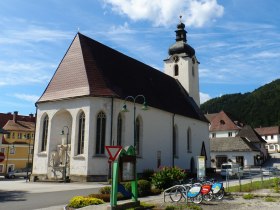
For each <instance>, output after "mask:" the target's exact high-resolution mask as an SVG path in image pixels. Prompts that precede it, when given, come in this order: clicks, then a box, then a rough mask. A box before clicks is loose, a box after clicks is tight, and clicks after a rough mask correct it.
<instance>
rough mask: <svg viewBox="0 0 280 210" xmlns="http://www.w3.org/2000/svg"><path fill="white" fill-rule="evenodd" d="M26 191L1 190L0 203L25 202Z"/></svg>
mask: <svg viewBox="0 0 280 210" xmlns="http://www.w3.org/2000/svg"><path fill="white" fill-rule="evenodd" d="M25 194H26V192H25V191H3V190H0V203H2V202H7V201H25V200H26V198H25Z"/></svg>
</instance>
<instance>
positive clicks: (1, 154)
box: [0, 152, 5, 163]
mask: <svg viewBox="0 0 280 210" xmlns="http://www.w3.org/2000/svg"><path fill="white" fill-rule="evenodd" d="M4 160H5V154H4V153H3V152H0V163H1V162H3V161H4Z"/></svg>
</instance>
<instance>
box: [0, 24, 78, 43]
mask: <svg viewBox="0 0 280 210" xmlns="http://www.w3.org/2000/svg"><path fill="white" fill-rule="evenodd" d="M71 37H73V34H72V33H71V32H65V31H59V30H51V29H47V28H43V27H37V26H29V27H28V28H27V29H22V30H21V29H19V30H14V29H7V30H5V33H2V35H0V44H20V43H23V44H26V42H32V43H34V42H42V41H47V42H57V41H60V40H68V39H70V38H71Z"/></svg>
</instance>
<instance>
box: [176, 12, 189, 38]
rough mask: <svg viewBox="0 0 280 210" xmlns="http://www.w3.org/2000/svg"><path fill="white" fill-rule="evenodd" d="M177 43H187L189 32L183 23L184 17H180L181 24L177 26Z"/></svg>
mask: <svg viewBox="0 0 280 210" xmlns="http://www.w3.org/2000/svg"><path fill="white" fill-rule="evenodd" d="M175 32H176V42H177V41H183V42H187V31H186V30H185V24H184V23H183V22H182V15H180V23H179V24H178V25H177V30H176V31H175Z"/></svg>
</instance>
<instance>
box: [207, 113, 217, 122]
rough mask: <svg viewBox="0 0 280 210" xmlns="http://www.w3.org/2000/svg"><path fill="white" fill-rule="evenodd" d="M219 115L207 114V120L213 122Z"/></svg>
mask: <svg viewBox="0 0 280 210" xmlns="http://www.w3.org/2000/svg"><path fill="white" fill-rule="evenodd" d="M217 114H218V113H212V114H205V117H206V119H207V120H208V121H209V122H211V121H212V120H213V118H214V117H216V116H217Z"/></svg>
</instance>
